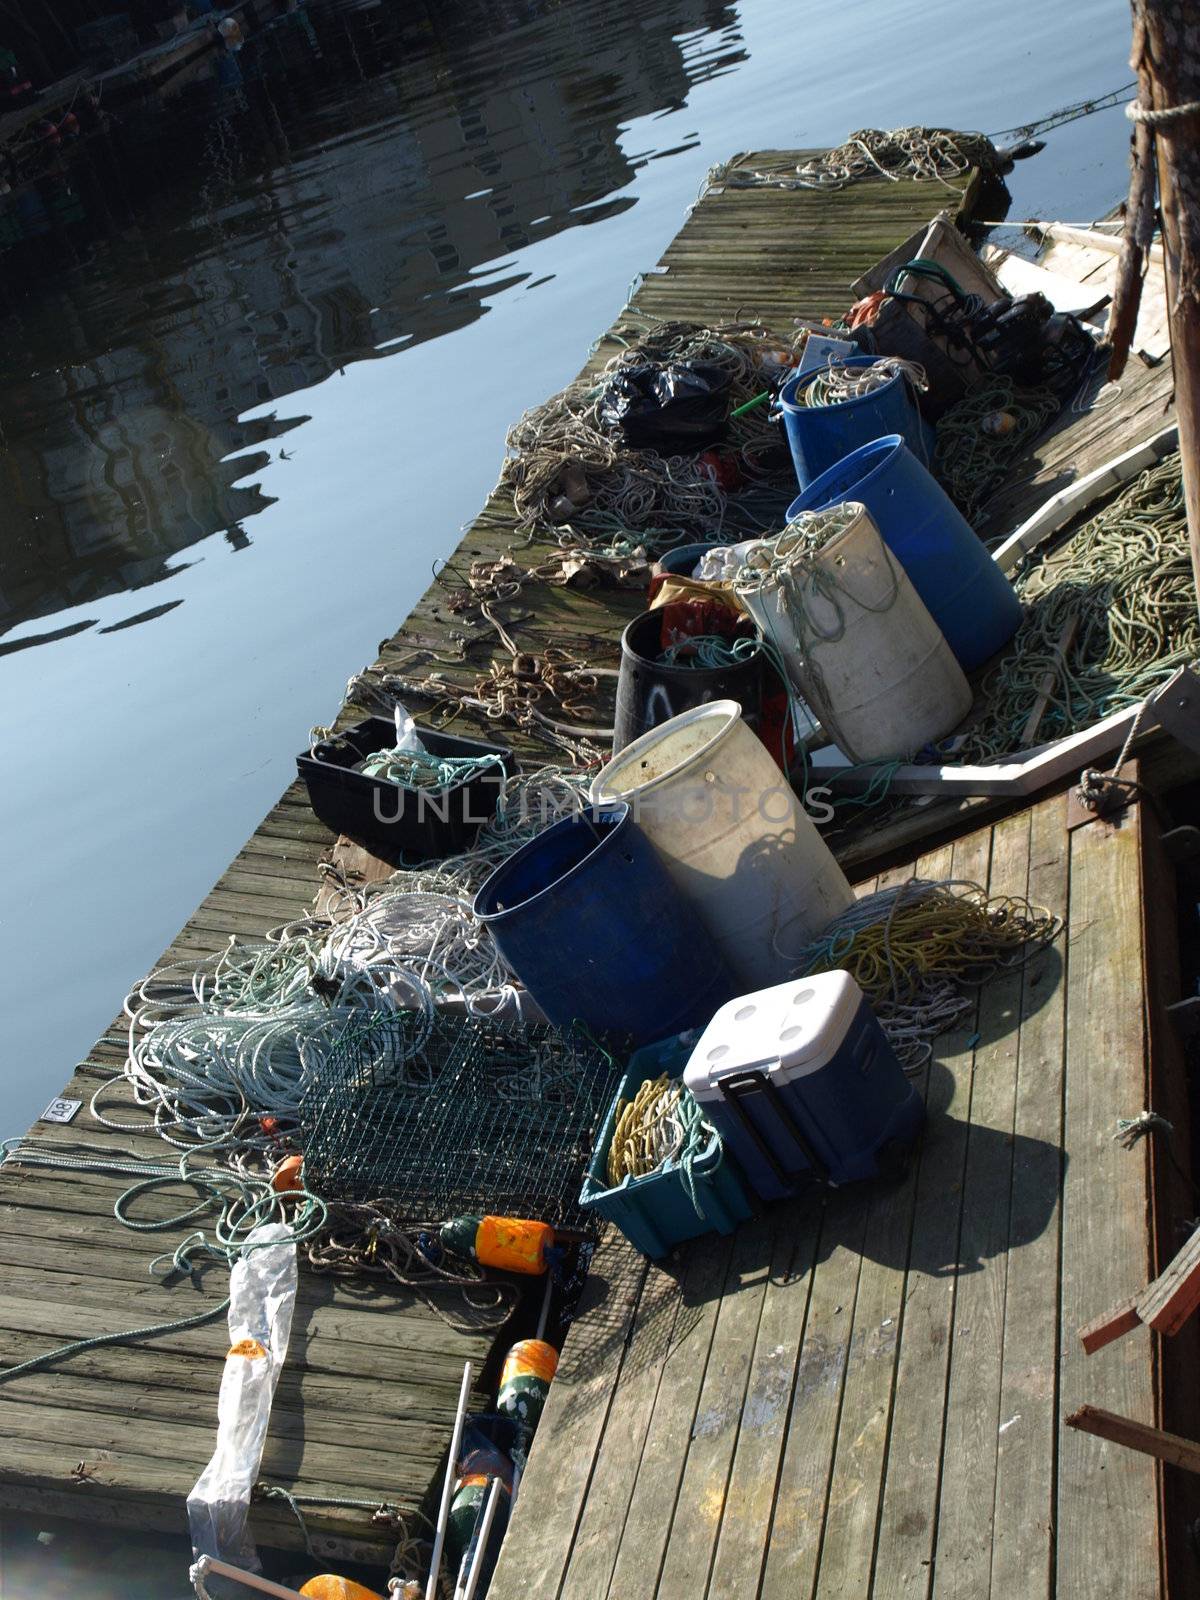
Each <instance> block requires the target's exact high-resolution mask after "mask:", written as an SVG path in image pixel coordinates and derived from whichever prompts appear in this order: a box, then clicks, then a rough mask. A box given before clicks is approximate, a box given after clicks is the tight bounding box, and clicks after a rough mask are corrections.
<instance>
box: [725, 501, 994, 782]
mask: <svg viewBox="0 0 1200 1600" xmlns="http://www.w3.org/2000/svg"><path fill="white" fill-rule="evenodd" d="M839 509H841V510H845V509H847V508H845V507H842V508H839ZM857 510H858V515H857V516H856V517H855V518H854V520H853V521H852V522H851V523H850V525H849V526H848V527H847V528H846V529H845V531H844V532H842V533H840V534H836V535H835V536H834V537H833V538H832V539H830V540H829V542H828V543H827V544H825V545H823V546H822V547H821V548H820V549H819V550H818V551H817V552H816V553H815V554H809V555H805V556H804V557H802V558H799V559H795V560H794V561H793V562H792V563H791V564H790V565H788V566H787V567H785V568H783V569H782V570H781V571H779V572H778V573H777V574H773V575H772V578H771V579H769V580H767V581H766V582H764V583H762V584H761V585H755V584H753V583H751V584H745V585H742V584H739V586H738V592H739V594H741V595H742V596H743V598H744V600H745V601H746V603H747V604H748V605H749V606H750V607H751V608H752V610H753V611H754V614H755V616H756V617H758V616H759V613H760V610H767V609H770V610H771V612H772V615H771V622H772V625H773V628H774V636H775V639H776V642H777V643H778V645H779V647H780V649H781V650H782V651H783V653H784V657H785V659H786V660H787V661H788V663H789V676H791V677H792V678H793V681H794V682H795V684H796V686H797V687H798V688H799V691H800V693H801V695H802V696H803V698H804V699H805V701H806V702H807V703H808V705H809V706H810V707H811V708H812V712H813V714H814V716H816V717H817V718H818V719H819V720H820V722H821V724H822V726H823V728H824V729H825V731H826V733H828V735H829V736H830V738H831V739H834V740H835V741H836V742H837V745H838V747H839V749H841V750H842V752H843V753H844V754H845V755H847V756H849V757H850V758H851V760H853V761H888V760H893V759H896V758H904V757H907V756H911V755H914V754H915V753H916V752H917V751H918V750H920V749H921V747H922V746H923V745H926V744H930V743H932V742H934V741H935V740H938V739H942V738H944V737H945V736H946V735H947V734H948V733H950V732H951V731H952V729H954V728H956V727H957V726H958V724H959V723H960V722H961V721H962V720H963V718H964V717H965V716H966V715H967V713H968V712H969V711H970V709H971V687H970V685H969V684H968V682H967V680H966V677H965V676H964V674H963V670H962V668H961V667H960V666H959V664H958V662H957V660H956V659H955V656H954V653H953V651H952V650H951V648H950V646H949V645H948V644H947V642H946V638H945V635H944V634H943V633H942V630H941V629H940V628H939V627H938V625H937V623H936V622H935V621H934V620H933V618H932V617H931V616H930V614H929V612H928V610H927V609H926V606H925V603H924V601H923V600H922V599H921V597H920V595H918V593H917V591H916V590H915V589H914V588H913V586H912V583H911V582H910V581H909V578H908V575H907V574H906V573H905V571H904V568H903V567H902V566H901V565H900V563H899V561H897V559H896V557H895V556H894V555H893V554H892V553H891V551H890V550H888V548H887V546H886V545H885V544H884V542H883V539H882V537H881V536H880V532H879V529H878V528H877V527H876V525H875V522H874V520H873V519H872V517H871V515H870V513H869V512H868V511H867V510H866V508H865V507H863V506H859V507H858V508H857Z"/></svg>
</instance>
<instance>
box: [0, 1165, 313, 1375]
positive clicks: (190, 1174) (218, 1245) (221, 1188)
mask: <svg viewBox="0 0 1200 1600" xmlns="http://www.w3.org/2000/svg"><path fill="white" fill-rule="evenodd" d="M0 1152H2V1153H3V1163H9V1162H11V1163H12V1164H13V1165H14V1166H25V1167H43V1168H46V1167H48V1168H51V1169H53V1170H56V1171H59V1172H106V1173H118V1174H121V1175H123V1176H128V1175H129V1174H130V1173H136V1174H137V1175H138V1181H137V1182H136V1183H133V1184H131V1185H130V1187H129V1188H128V1189H126V1190H124V1192H123V1193H122V1194H120V1195H119V1196H118V1197H117V1200H116V1202H115V1203H114V1205H113V1215H114V1216H115V1217H116V1219H117V1221H118V1222H120V1223H121V1224H122V1225H123V1226H124V1227H126V1228H130V1229H132V1230H134V1231H135V1232H138V1233H163V1232H166V1231H167V1230H169V1229H172V1228H178V1227H180V1226H186V1224H187V1223H189V1222H194V1221H195V1220H196V1219H197V1218H198V1217H199V1216H201V1215H202V1214H203V1213H204V1212H206V1211H212V1210H215V1212H216V1217H215V1221H214V1225H213V1230H212V1233H213V1236H212V1238H211V1239H210V1238H208V1237H206V1235H205V1234H204V1233H203V1232H201V1231H199V1230H195V1231H193V1232H192V1233H189V1234H188V1235H187V1236H186V1237H185V1238H183V1239H181V1240H180V1242H179V1243H178V1244H177V1245H176V1247H175V1249H174V1250H173V1251H168V1252H166V1253H165V1254H163V1255H160V1256H156V1257H155V1258H154V1260H153V1261H151V1262H150V1265H149V1267H148V1269H147V1270H148V1271H149V1273H150V1275H151V1277H159V1278H161V1277H162V1276H164V1275H166V1274H169V1273H172V1272H174V1273H178V1274H180V1275H181V1276H183V1277H188V1276H190V1275H191V1274H192V1273H193V1272H194V1271H195V1270H196V1268H197V1267H198V1265H199V1263H200V1260H201V1259H202V1258H204V1257H207V1258H208V1259H210V1260H213V1261H217V1262H220V1263H221V1264H222V1265H224V1266H227V1267H232V1266H233V1265H234V1263H235V1262H236V1261H237V1260H238V1258H239V1257H240V1256H242V1255H245V1254H246V1253H247V1252H248V1251H251V1250H257V1249H264V1248H266V1241H262V1242H255V1241H252V1240H251V1239H250V1234H251V1232H252V1231H253V1230H254V1228H256V1227H258V1226H259V1224H260V1223H264V1222H271V1221H283V1222H286V1223H287V1224H288V1227H289V1229H290V1231H291V1235H292V1239H293V1242H295V1243H296V1244H300V1243H302V1242H303V1241H304V1240H306V1239H310V1238H312V1237H313V1236H314V1235H315V1234H317V1233H318V1232H320V1230H321V1229H322V1228H323V1227H324V1226H325V1222H326V1219H327V1214H328V1213H327V1210H326V1206H325V1202H324V1201H323V1200H320V1199H318V1197H317V1196H316V1195H313V1194H309V1192H308V1191H307V1190H305V1189H297V1190H291V1191H289V1193H288V1195H287V1197H286V1198H285V1197H284V1196H282V1195H279V1194H276V1193H275V1191H274V1190H273V1189H272V1188H271V1184H270V1181H269V1179H267V1178H254V1177H250V1176H249V1175H247V1174H245V1173H235V1172H229V1171H226V1170H224V1169H222V1168H218V1167H192V1166H191V1165H190V1162H189V1159H188V1157H187V1156H184V1157H182V1158H181V1160H180V1161H179V1164H178V1166H176V1167H172V1166H167V1165H162V1166H157V1165H155V1164H153V1163H148V1162H139V1161H129V1160H122V1159H119V1158H115V1159H110V1158H108V1157H106V1156H105V1154H104V1152H103V1151H95V1150H92V1149H89V1148H87V1147H84V1151H83V1153H82V1154H81V1153H79V1152H78V1151H75V1153H70V1152H69V1147H67V1148H64V1147H61V1146H59V1145H53V1144H39V1143H38V1142H37V1141H36V1140H32V1139H7V1140H5V1141H4V1142H3V1143H2V1144H0ZM176 1184H184V1185H187V1186H190V1187H192V1188H194V1189H198V1190H199V1191H200V1192H201V1198H200V1199H199V1200H198V1201H197V1202H196V1204H195V1205H193V1206H189V1207H187V1208H186V1209H185V1210H183V1211H181V1212H178V1213H177V1214H176V1215H174V1216H171V1217H163V1218H161V1219H157V1220H154V1221H142V1220H139V1219H137V1218H135V1217H132V1216H131V1215H130V1211H129V1208H130V1207H131V1206H132V1205H134V1204H135V1203H136V1202H137V1201H138V1200H139V1199H141V1198H142V1197H144V1196H145V1195H147V1194H151V1193H154V1192H155V1191H157V1190H159V1189H162V1188H164V1187H167V1186H170V1185H176ZM270 1242H271V1243H277V1242H278V1241H274V1240H273V1241H270ZM163 1262H169V1263H170V1265H169V1267H168V1268H166V1272H165V1273H164V1272H163V1271H162V1270H160V1269H161V1267H162V1263H163ZM228 1309H229V1296H228V1295H226V1296H225V1298H224V1299H223V1300H222V1301H221V1302H220V1304H219V1305H214V1306H210V1307H208V1308H206V1309H205V1310H203V1311H198V1312H196V1313H195V1314H194V1315H193V1316H189V1317H176V1318H172V1319H171V1320H169V1321H166V1322H153V1323H148V1324H146V1325H144V1326H140V1327H136V1328H126V1329H124V1330H123V1331H121V1332H119V1333H100V1334H95V1335H93V1336H92V1337H91V1338H88V1339H74V1340H72V1341H71V1342H70V1343H69V1344H64V1345H59V1346H58V1347H57V1348H56V1349H54V1350H47V1351H44V1352H43V1353H42V1354H41V1355H37V1356H31V1357H30V1358H29V1360H28V1361H20V1362H18V1363H17V1364H16V1365H15V1366H11V1367H5V1368H3V1369H0V1383H9V1382H11V1380H12V1379H13V1378H19V1377H23V1376H27V1375H28V1374H29V1373H31V1372H40V1371H41V1370H42V1369H43V1368H45V1367H49V1366H54V1365H56V1364H57V1363H58V1362H60V1361H67V1360H70V1358H71V1357H72V1356H77V1355H82V1354H84V1352H85V1351H88V1350H100V1349H103V1348H104V1347H105V1346H106V1345H114V1344H137V1343H140V1342H141V1341H143V1340H146V1339H159V1338H163V1337H165V1336H166V1335H167V1334H170V1333H183V1332H186V1331H187V1330H188V1329H190V1328H201V1327H203V1326H204V1325H205V1324H206V1323H209V1322H215V1321H216V1320H217V1318H218V1317H221V1316H223V1315H224V1314H225V1312H226V1311H227V1310H228Z"/></svg>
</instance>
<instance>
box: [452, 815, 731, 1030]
mask: <svg viewBox="0 0 1200 1600" xmlns="http://www.w3.org/2000/svg"><path fill="white" fill-rule="evenodd" d="M474 912H475V915H476V916H477V917H478V918H479V920H480V921H481V922H482V923H484V924H485V926H486V927H488V928H489V929H490V930H491V933H492V936H493V938H494V939H495V941H496V943H497V945H498V946H499V948H500V953H501V955H503V957H504V959H505V960H506V961H507V962H508V964H509V966H510V967H511V968H512V969H513V971H514V972H515V973H516V974H517V976H518V977H519V978H520V980H521V982H522V983H523V984H524V985H525V987H526V988H527V989H528V990H529V992H530V994H531V995H532V996H533V998H534V1000H536V1001H537V1003H538V1005H539V1006H540V1007H541V1008H542V1011H543V1012H544V1013H545V1015H546V1017H547V1018H548V1019H549V1021H550V1022H552V1023H553V1024H554V1025H555V1026H556V1027H560V1028H565V1027H569V1026H570V1024H571V1023H572V1022H575V1021H581V1022H586V1023H587V1024H588V1025H589V1026H591V1027H593V1028H597V1029H603V1030H605V1031H608V1032H612V1033H620V1034H628V1035H630V1036H631V1037H632V1038H633V1040H634V1042H635V1043H637V1044H644V1043H646V1042H647V1041H648V1040H650V1039H662V1038H664V1037H665V1036H666V1035H667V1034H671V1033H678V1032H679V1031H680V1030H681V1029H684V1028H689V1027H693V1026H695V1025H696V1024H698V1023H702V1022H706V1021H707V1020H708V1018H709V1017H710V1016H711V1015H712V1014H713V1012H714V1011H715V1010H716V1009H717V1007H718V1006H719V1005H721V1003H722V1002H723V1001H724V1000H726V999H727V998H728V997H729V995H730V994H732V993H733V992H734V988H735V984H734V982H733V980H732V978H731V976H730V973H729V971H728V969H727V967H726V965H725V962H724V961H723V960H722V958H721V956H720V954H719V952H718V950H717V947H716V944H715V942H714V940H713V939H712V938H711V937H710V936H709V934H708V933H707V932H706V931H705V928H704V925H703V923H702V922H701V920H700V918H699V916H698V915H697V913H696V912H695V910H694V909H693V908H692V907H691V906H690V905H689V904H688V903H687V902H686V901H685V900H684V899H683V897H682V896H681V895H680V894H679V892H678V890H677V889H676V887H675V885H674V884H673V882H672V880H671V877H670V875H669V874H668V872H667V871H666V869H665V867H664V866H663V864H662V862H661V861H660V860H659V859H658V856H657V855H656V854H655V852H654V850H653V848H652V847H651V845H650V843H649V841H648V840H647V839H646V838H645V837H644V836H643V834H642V833H641V831H640V829H639V828H638V827H637V826H636V825H635V823H634V820H633V817H632V814H631V811H630V808H629V806H627V805H623V804H618V805H615V806H609V807H605V808H603V809H597V808H592V809H590V810H588V811H585V812H582V813H580V814H578V815H575V816H570V817H565V818H564V819H563V820H562V821H561V822H556V823H554V824H553V825H552V826H551V827H549V828H547V829H546V830H545V832H544V833H539V834H538V835H537V837H536V838H535V839H531V840H530V842H529V843H528V844H526V845H522V847H521V849H520V850H518V851H517V852H516V853H515V854H514V855H511V856H509V858H508V860H507V861H504V862H502V863H501V864H500V866H498V867H497V868H496V870H495V871H494V872H493V873H492V875H491V876H490V877H489V878H488V879H487V881H486V882H485V883H484V884H483V885H482V887H481V888H480V890H479V892H478V894H476V896H475V904H474Z"/></svg>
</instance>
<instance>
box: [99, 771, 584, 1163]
mask: <svg viewBox="0 0 1200 1600" xmlns="http://www.w3.org/2000/svg"><path fill="white" fill-rule="evenodd" d="M586 785H587V779H586V778H585V777H584V776H583V775H576V774H573V773H569V772H566V771H565V770H563V769H560V768H556V767H547V768H543V769H540V770H537V771H534V772H531V773H526V774H524V775H521V776H517V777H512V778H509V779H507V780H506V782H505V784H504V787H503V790H502V792H501V795H500V799H499V802H498V805H497V810H496V814H495V816H494V818H493V819H492V820H491V821H490V822H489V823H487V824H486V825H485V826H484V827H483V828H482V829H481V830H480V833H479V836H478V838H477V841H476V843H475V845H474V847H473V848H472V849H471V850H470V851H467V852H465V853H464V854H462V855H460V856H457V857H455V858H453V860H452V861H448V862H445V863H442V864H440V865H439V866H438V867H437V868H435V869H428V868H423V869H418V870H414V871H403V870H402V871H400V872H397V873H395V874H394V875H393V876H392V877H391V878H389V879H387V880H386V881H385V882H384V883H382V884H378V885H374V886H372V887H370V888H369V889H365V890H356V889H352V888H351V887H350V886H349V885H348V884H343V886H342V889H341V894H340V896H335V904H334V911H333V915H334V918H335V920H333V921H332V922H323V921H319V920H317V919H310V920H305V921H301V922H297V923H292V924H289V925H287V926H286V927H283V928H280V929H276V930H274V932H273V933H272V934H271V935H269V936H268V937H267V939H265V940H262V941H255V942H246V941H238V940H235V939H231V940H230V943H229V945H228V947H227V948H226V949H225V950H223V951H221V952H220V953H219V954H217V955H213V956H210V957H207V958H203V959H201V960H200V961H198V962H197V963H195V964H194V965H191V964H186V963H177V964H175V965H172V966H168V967H164V968H161V969H159V970H158V971H156V972H153V973H151V974H150V976H149V977H147V978H145V979H144V980H143V981H142V982H141V983H140V984H138V985H137V986H136V987H135V988H134V990H133V991H132V993H131V994H130V996H129V998H128V999H127V1001H126V1013H127V1015H128V1017H129V1050H128V1059H127V1062H126V1066H125V1070H124V1073H123V1074H122V1075H121V1078H119V1079H109V1080H106V1081H105V1083H103V1084H102V1085H101V1086H100V1088H99V1089H97V1091H96V1093H95V1095H94V1096H93V1099H92V1113H93V1115H94V1116H95V1117H96V1118H97V1120H98V1121H100V1122H101V1123H102V1124H103V1125H104V1126H105V1127H108V1128H110V1129H112V1130H114V1131H121V1132H135V1131H136V1132H143V1131H145V1130H146V1127H147V1122H148V1121H149V1123H150V1125H152V1126H153V1128H154V1130H155V1131H156V1132H157V1133H158V1134H159V1135H160V1136H161V1137H162V1138H163V1139H164V1140H165V1141H166V1142H167V1143H168V1144H171V1145H173V1146H174V1147H175V1148H176V1149H179V1150H185V1151H194V1150H201V1149H202V1150H205V1151H208V1152H210V1153H212V1154H213V1155H214V1156H216V1157H218V1158H219V1159H224V1160H234V1159H239V1158H240V1159H243V1160H244V1159H247V1158H257V1159H266V1160H268V1161H270V1160H272V1159H276V1158H277V1157H278V1156H279V1155H280V1154H281V1153H282V1152H283V1151H285V1150H286V1149H287V1148H288V1147H289V1141H291V1140H292V1139H294V1136H295V1134H296V1131H297V1128H298V1126H299V1110H300V1103H301V1100H302V1098H303V1094H304V1088H305V1083H306V1081H307V1080H308V1079H309V1078H310V1077H311V1076H312V1074H314V1073H315V1072H317V1071H319V1070H320V1068H321V1067H322V1066H323V1065H324V1064H325V1063H326V1062H327V1061H328V1059H329V1056H330V1054H331V1052H332V1051H334V1050H335V1049H336V1048H337V1047H338V1045H339V1043H340V1042H341V1040H342V1039H343V1037H344V1035H345V1034H346V1032H347V1030H349V1029H351V1028H356V1027H359V1026H361V1024H362V1023H363V1021H364V1019H365V1018H368V1017H370V1016H371V1015H373V1014H377V1013H380V1012H386V1013H393V1014H395V1013H399V1012H403V1013H405V1014H406V1015H407V1016H408V1017H409V1018H410V1022H411V1026H410V1027H409V1029H408V1033H407V1035H406V1037H407V1039H408V1041H409V1044H408V1055H409V1056H410V1057H412V1058H415V1057H416V1056H417V1055H419V1053H420V1050H421V1047H422V1044H423V1042H424V1040H425V1038H426V1037H427V1034H428V1029H429V1026H430V1025H431V1022H432V1017H433V1012H434V1005H435V1002H436V1000H437V999H438V998H439V997H442V996H452V997H455V998H461V999H462V1000H464V1001H465V1003H466V1005H467V1008H468V1009H469V1010H471V1011H472V1012H474V1013H476V1014H478V1015H492V1014H494V1013H495V1012H497V1011H499V1010H502V1009H503V1008H504V1007H505V1005H506V1004H511V1003H515V991H514V988H513V979H512V974H511V973H510V972H509V970H508V968H507V967H506V966H505V964H504V962H503V960H502V959H501V957H500V953H499V951H498V950H497V948H496V945H495V942H494V940H493V939H492V936H491V934H490V933H489V932H488V930H487V929H486V928H484V927H483V925H482V924H480V923H479V922H478V921H477V920H476V918H475V917H474V915H473V913H472V910H471V900H472V897H473V893H474V890H475V889H476V888H477V887H478V885H479V884H480V883H482V881H483V879H484V878H485V877H486V876H487V875H488V873H489V872H490V871H491V870H492V868H493V867H494V866H496V865H497V864H498V863H499V862H500V861H502V860H504V859H505V858H506V857H507V856H509V855H511V854H512V853H513V851H515V850H517V849H518V848H520V846H521V845H522V844H523V843H525V841H526V840H527V839H529V838H532V837H533V836H534V834H535V833H537V832H539V831H540V830H541V829H542V828H544V827H545V826H547V825H548V824H549V823H550V822H552V821H555V820H557V819H558V818H559V817H561V816H565V815H567V814H568V813H569V812H571V811H572V810H574V809H577V808H578V807H579V805H580V804H581V803H582V801H583V796H584V794H585V791H586ZM121 1081H123V1082H124V1083H125V1084H126V1085H127V1086H128V1089H129V1091H130V1093H131V1094H132V1098H133V1102H134V1105H135V1107H136V1108H137V1110H138V1113H139V1114H138V1117H137V1120H134V1121H129V1120H122V1118H120V1117H118V1116H117V1115H116V1114H115V1113H114V1112H112V1111H110V1110H109V1109H108V1108H107V1105H106V1101H107V1098H108V1096H109V1094H110V1092H111V1089H112V1087H113V1085H114V1084H115V1083H117V1082H121Z"/></svg>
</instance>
